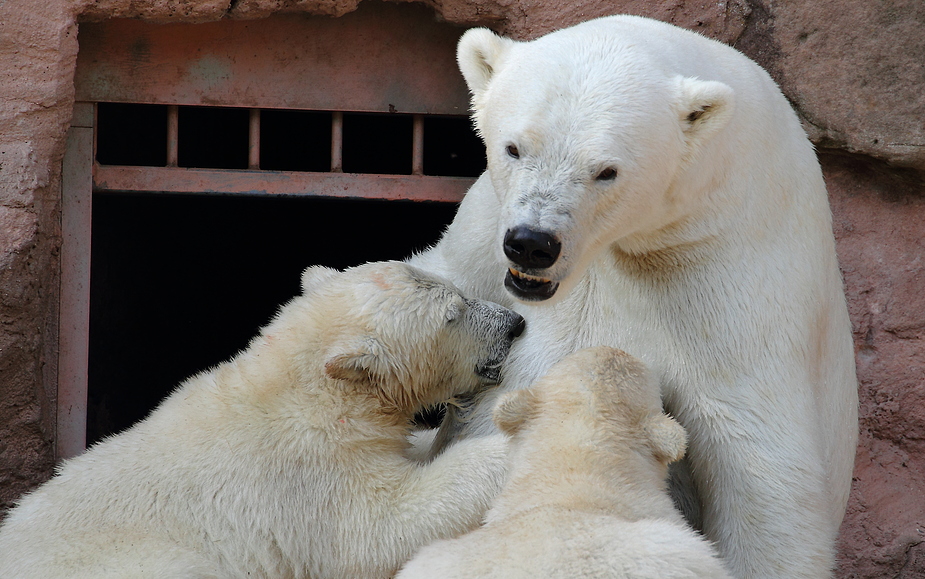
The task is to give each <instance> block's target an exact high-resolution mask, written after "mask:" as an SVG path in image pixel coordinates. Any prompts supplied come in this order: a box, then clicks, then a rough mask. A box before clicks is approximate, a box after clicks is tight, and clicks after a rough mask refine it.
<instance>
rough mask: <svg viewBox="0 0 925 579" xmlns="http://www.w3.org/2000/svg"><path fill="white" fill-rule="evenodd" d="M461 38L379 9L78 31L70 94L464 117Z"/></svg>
mask: <svg viewBox="0 0 925 579" xmlns="http://www.w3.org/2000/svg"><path fill="white" fill-rule="evenodd" d="M464 30H465V29H464V28H462V27H459V26H453V25H451V24H447V23H446V22H438V21H437V18H436V16H435V15H434V12H433V10H432V9H430V8H427V7H426V6H420V5H413V4H402V5H396V4H393V3H381V2H362V3H361V5H360V7H359V8H358V9H357V10H356V11H354V12H351V13H349V14H345V15H344V16H342V17H340V18H330V17H327V16H305V15H302V14H276V15H274V16H271V17H268V18H263V19H259V20H221V21H219V22H209V23H204V24H176V23H172V24H155V23H152V22H145V21H142V20H134V19H121V18H119V19H112V20H106V21H104V22H85V23H81V24H80V36H79V40H80V52H78V54H77V74H76V76H75V78H74V85H75V89H76V93H77V100H81V101H89V102H122V103H153V104H169V105H204V106H230V107H244V108H268V109H269V108H282V109H303V110H324V111H328V110H331V111H363V112H383V113H385V112H399V113H416V114H441V115H465V114H467V113H468V110H469V91H468V89H467V88H466V84H465V82H464V81H463V77H462V75H461V74H460V73H459V69H458V67H457V65H456V43H457V41H458V40H459V37H460V35H462V33H463V32H464Z"/></svg>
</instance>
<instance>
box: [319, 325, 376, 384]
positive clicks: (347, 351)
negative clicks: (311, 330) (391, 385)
mask: <svg viewBox="0 0 925 579" xmlns="http://www.w3.org/2000/svg"><path fill="white" fill-rule="evenodd" d="M389 360H390V356H389V352H388V350H387V349H386V348H385V346H383V344H382V342H380V341H379V340H377V339H376V338H374V337H372V336H367V337H364V338H359V339H356V340H353V341H352V342H347V343H342V344H338V345H336V346H334V347H333V348H331V349H330V350H329V351H328V358H327V360H326V361H325V363H324V371H325V373H326V374H327V375H328V376H330V377H331V378H334V379H335V380H347V381H350V382H363V383H372V382H377V381H379V379H382V378H385V377H386V376H387V375H390V374H391V373H392V366H391V364H390V363H389Z"/></svg>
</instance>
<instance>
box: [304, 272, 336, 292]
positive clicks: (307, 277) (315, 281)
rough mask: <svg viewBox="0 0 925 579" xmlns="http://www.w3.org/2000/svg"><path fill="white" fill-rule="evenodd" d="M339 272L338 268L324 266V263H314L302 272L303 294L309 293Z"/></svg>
mask: <svg viewBox="0 0 925 579" xmlns="http://www.w3.org/2000/svg"><path fill="white" fill-rule="evenodd" d="M337 273H339V272H338V271H337V270H336V269H331V268H330V267H324V266H323V265H313V266H310V267H307V268H305V271H303V272H302V295H308V294H310V293H311V292H313V291H314V290H315V289H316V288H317V287H318V286H320V285H321V284H322V282H324V281H325V280H327V279H330V278H332V277H334V275H335V274H337Z"/></svg>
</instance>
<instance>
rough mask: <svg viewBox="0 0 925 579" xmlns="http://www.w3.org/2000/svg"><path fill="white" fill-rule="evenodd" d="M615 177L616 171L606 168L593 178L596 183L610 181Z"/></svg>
mask: <svg viewBox="0 0 925 579" xmlns="http://www.w3.org/2000/svg"><path fill="white" fill-rule="evenodd" d="M616 176H617V170H616V169H614V168H613V167H607V168H606V169H604V170H603V171H601V172H600V173H598V174H597V177H595V179H596V180H598V181H612V180H613V179H614V178H615V177H616Z"/></svg>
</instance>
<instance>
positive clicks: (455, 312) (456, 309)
mask: <svg viewBox="0 0 925 579" xmlns="http://www.w3.org/2000/svg"><path fill="white" fill-rule="evenodd" d="M461 316H462V308H461V307H460V306H459V305H458V304H453V305H451V306H450V307H449V308H447V310H446V323H447V324H452V323H453V322H455V321H456V320H458V319H459V318H460V317H461Z"/></svg>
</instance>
